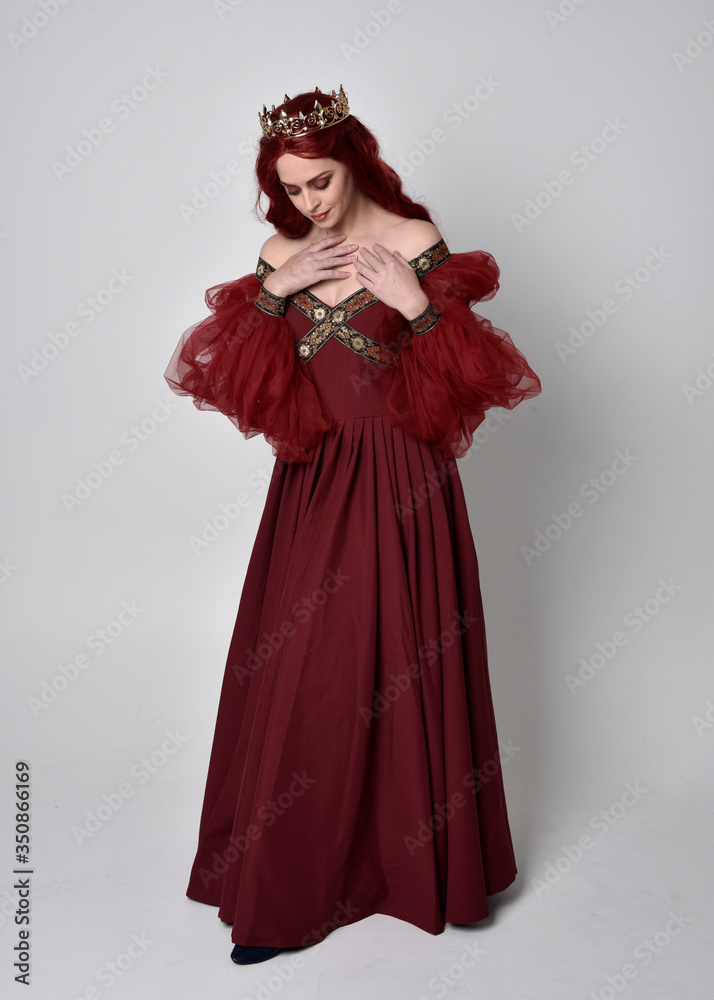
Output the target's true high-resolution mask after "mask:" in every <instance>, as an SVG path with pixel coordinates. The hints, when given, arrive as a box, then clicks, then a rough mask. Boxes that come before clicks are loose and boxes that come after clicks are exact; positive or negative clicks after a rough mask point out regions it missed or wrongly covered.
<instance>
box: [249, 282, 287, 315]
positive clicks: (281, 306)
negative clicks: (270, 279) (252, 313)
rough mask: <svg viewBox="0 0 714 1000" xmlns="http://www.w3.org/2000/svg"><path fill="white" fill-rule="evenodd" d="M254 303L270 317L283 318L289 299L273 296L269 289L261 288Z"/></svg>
mask: <svg viewBox="0 0 714 1000" xmlns="http://www.w3.org/2000/svg"><path fill="white" fill-rule="evenodd" d="M254 301H255V304H256V305H257V307H258V309H262V311H263V312H264V313H268V315H269V316H283V315H284V314H285V306H286V304H287V299H285V298H281V297H280V296H279V295H273V293H272V292H269V291H268V289H267V288H263V287H261V289H260V291H259V292H258V294H257V295H256V297H255V300H254Z"/></svg>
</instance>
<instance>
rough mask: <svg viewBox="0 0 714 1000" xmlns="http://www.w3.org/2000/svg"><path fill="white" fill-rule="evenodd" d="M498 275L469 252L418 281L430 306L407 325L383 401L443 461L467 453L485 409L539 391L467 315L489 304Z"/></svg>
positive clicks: (499, 339)
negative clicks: (432, 445)
mask: <svg viewBox="0 0 714 1000" xmlns="http://www.w3.org/2000/svg"><path fill="white" fill-rule="evenodd" d="M499 274H500V272H499V268H498V265H497V264H496V261H495V260H494V259H493V257H492V256H491V255H490V254H489V253H486V252H485V251H481V250H475V251H472V252H470V253H454V254H451V255H450V256H449V257H448V258H447V260H446V261H444V263H443V264H440V265H439V266H438V267H436V268H434V269H433V270H431V271H429V272H428V273H426V274H424V275H422V277H421V278H420V283H421V287H422V289H423V290H424V292H425V293H426V295H427V297H428V298H429V303H430V305H429V306H428V307H427V309H426V310H425V312H424V313H422V314H421V317H417V319H416V321H415V320H412V321H411V323H410V329H411V332H412V335H411V336H410V337H409V338H408V339H407V340H406V342H405V343H404V345H403V347H402V350H401V353H400V357H399V364H398V366H397V369H396V373H395V376H394V379H393V381H392V383H391V386H390V388H389V390H388V392H387V395H386V402H387V408H388V411H389V415H390V419H391V421H392V423H393V424H394V425H395V426H398V427H400V428H401V429H402V430H403V431H405V432H406V433H407V434H410V435H411V436H413V437H417V438H421V439H422V440H426V441H434V442H435V443H436V444H437V447H439V448H440V449H441V450H442V451H444V452H445V453H446V454H447V455H449V456H450V457H451V458H461V457H462V455H464V454H465V453H466V452H467V451H468V449H469V448H470V447H471V444H472V442H473V434H474V431H475V430H476V428H477V427H478V426H479V424H480V423H481V422H482V421H483V419H484V417H485V415H486V411H487V410H489V409H490V408H491V407H492V406H502V407H505V408H507V409H509V410H510V409H513V407H515V406H516V405H517V404H518V403H520V402H522V400H524V399H530V398H531V397H533V396H537V395H538V394H539V393H540V391H541V384H540V380H539V378H538V376H537V375H536V374H535V372H534V371H533V369H532V368H531V367H530V366H529V364H528V362H527V361H526V359H525V357H524V356H523V355H522V354H521V352H520V351H519V350H518V349H517V348H516V347H515V346H514V344H513V342H512V341H511V338H510V337H509V335H508V334H507V333H506V332H505V331H504V330H499V329H497V328H496V327H494V326H493V325H492V324H491V323H490V322H489V320H487V319H485V318H484V317H482V316H479V315H478V314H477V313H475V312H474V311H473V310H472V308H471V306H472V305H474V304H475V303H476V302H482V301H485V300H488V299H492V298H493V296H494V295H495V294H496V292H497V291H498V288H499V283H498V278H499ZM420 331H423V332H420Z"/></svg>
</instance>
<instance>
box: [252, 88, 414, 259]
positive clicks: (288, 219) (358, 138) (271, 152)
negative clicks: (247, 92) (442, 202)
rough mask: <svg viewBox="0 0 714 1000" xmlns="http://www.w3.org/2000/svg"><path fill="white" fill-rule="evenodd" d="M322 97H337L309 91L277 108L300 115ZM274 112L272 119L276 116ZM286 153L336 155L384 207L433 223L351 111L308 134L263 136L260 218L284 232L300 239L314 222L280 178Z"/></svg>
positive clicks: (314, 156) (259, 173) (307, 156)
mask: <svg viewBox="0 0 714 1000" xmlns="http://www.w3.org/2000/svg"><path fill="white" fill-rule="evenodd" d="M315 100H318V101H319V102H320V104H321V105H322V106H323V107H326V106H330V105H331V103H332V98H331V96H330V95H329V94H323V93H322V92H320V91H314V90H313V91H311V92H305V93H303V94H297V95H296V96H295V97H291V98H290V100H289V101H284V102H283V103H282V104H280V105H279V106H277V107H276V109H275V113H276V114H277V113H278V112H279V111H280V110H281V109H284V110H285V113H286V114H287V115H292V116H295V115H297V114H298V113H299V112H300V111H302V113H303V114H304V115H307V114H309V112H310V111H312V110H313V109H314V107H315ZM273 116H274V115H273V112H272V111H271V112H270V117H271V118H273ZM284 153H292V154H293V156H302V157H304V158H305V159H311V160H314V159H318V160H319V159H327V158H329V159H332V160H337V161H338V162H339V163H344V164H345V166H346V167H347V169H348V170H349V172H350V174H351V175H352V178H353V180H354V183H355V185H356V186H357V187H358V188H359V189H360V190H361V191H362V192H363V193H364V194H366V195H367V196H368V197H369V198H372V199H373V201H376V202H377V204H378V205H381V207H382V208H385V209H387V210H388V211H390V212H394V213H395V214H396V215H401V216H404V218H405V219H425V220H426V221H427V222H433V219H432V217H431V215H430V214H429V211H428V210H427V208H426V207H425V206H424V205H422V204H419V203H417V202H414V201H412V199H411V198H410V197H409V196H408V195H406V194H405V193H404V191H403V190H402V181H401V178H400V176H399V174H398V173H397V172H396V171H395V170H393V169H392V167H390V166H389V164H388V163H385V162H384V160H383V159H382V158H381V156H380V155H379V153H380V150H379V142H378V141H377V139H376V137H375V136H374V135H373V134H372V132H370V131H369V129H368V128H367V127H366V126H365V125H363V124H362V122H361V121H360V120H359V119H358V118H355V116H354V115H353V114H350V115H349V116H348V117H347V118H345V119H343V121H341V122H337V123H336V124H335V125H330V126H329V127H328V128H322V129H318V130H317V131H315V132H308V134H307V135H300V136H296V137H287V138H285V137H283V136H273V137H272V138H270V139H269V138H267V137H266V136H263V137H262V138H261V140H260V143H259V149H258V159H257V160H256V164H255V173H256V177H257V179H258V189H259V190H258V197H257V198H256V201H255V208H256V212H257V214H258V216H259V217H262V218H263V219H265V221H266V222H269V223H270V225H271V226H274V227H275V228H276V229H277V231H278V232H279V233H280V235H281V236H287V237H289V238H291V239H297V238H298V237H299V236H304V235H305V233H306V232H307V231H308V229H309V228H310V220H309V219H308V218H307V217H306V216H304V215H303V214H302V212H299V211H298V210H297V208H295V206H294V205H293V203H292V201H291V200H290V198H289V197H288V195H287V194H286V192H285V188H284V187H283V186H282V185H281V183H280V179H279V178H278V171H277V167H276V163H277V161H278V160H279V159H280V157H281V156H283V154H284ZM263 194H266V195H267V197H268V200H269V205H268V210H267V212H264V211H263V209H262V207H261V205H260V198H261V195H263Z"/></svg>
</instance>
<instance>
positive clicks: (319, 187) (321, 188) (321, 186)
mask: <svg viewBox="0 0 714 1000" xmlns="http://www.w3.org/2000/svg"><path fill="white" fill-rule="evenodd" d="M329 186H330V182H329V180H328V181H325V183H324V184H314V185H313V187H314V188H315V190H316V191H324V190H325V188H327V187H329ZM286 190H287V189H286ZM288 194H290V195H296V194H300V192H299V191H288Z"/></svg>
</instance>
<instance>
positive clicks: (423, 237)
mask: <svg viewBox="0 0 714 1000" xmlns="http://www.w3.org/2000/svg"><path fill="white" fill-rule="evenodd" d="M441 238H442V236H441V233H440V232H439V230H438V229H437V228H436V226H435V225H434V223H433V222H427V221H426V219H404V221H403V222H402V223H400V224H399V226H398V227H397V228H396V229H395V231H394V237H393V239H394V242H395V243H396V244H397V246H398V248H399V252H400V254H401V255H402V257H406V259H407V260H413V258H414V257H416V256H418V255H419V254H420V253H422V252H423V251H424V250H428V249H429V248H430V247H433V246H434V244H435V243H438V242H439V240H440V239H441Z"/></svg>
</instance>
